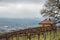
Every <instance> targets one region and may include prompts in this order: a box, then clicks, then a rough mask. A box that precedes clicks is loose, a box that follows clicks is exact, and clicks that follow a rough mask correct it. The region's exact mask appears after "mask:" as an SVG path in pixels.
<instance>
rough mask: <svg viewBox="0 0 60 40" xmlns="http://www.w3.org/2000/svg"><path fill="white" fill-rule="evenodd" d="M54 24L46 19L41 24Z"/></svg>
mask: <svg viewBox="0 0 60 40" xmlns="http://www.w3.org/2000/svg"><path fill="white" fill-rule="evenodd" d="M53 23H54V22H52V21H51V20H49V19H45V20H43V21H41V22H40V23H39V24H53Z"/></svg>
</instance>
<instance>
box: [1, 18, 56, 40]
mask: <svg viewBox="0 0 60 40" xmlns="http://www.w3.org/2000/svg"><path fill="white" fill-rule="evenodd" d="M52 32H54V34H55V33H56V25H55V23H54V22H52V21H50V20H48V19H45V20H43V21H41V22H40V23H39V26H38V27H35V28H28V29H22V30H17V31H14V32H9V33H5V34H1V35H0V40H48V39H46V38H47V35H50V36H49V37H50V39H49V40H53V39H52V38H51V36H52V35H51V34H52ZM55 36H56V35H54V40H56V39H55Z"/></svg>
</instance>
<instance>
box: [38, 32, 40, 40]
mask: <svg viewBox="0 0 60 40" xmlns="http://www.w3.org/2000/svg"><path fill="white" fill-rule="evenodd" d="M38 40H40V32H39V33H38Z"/></svg>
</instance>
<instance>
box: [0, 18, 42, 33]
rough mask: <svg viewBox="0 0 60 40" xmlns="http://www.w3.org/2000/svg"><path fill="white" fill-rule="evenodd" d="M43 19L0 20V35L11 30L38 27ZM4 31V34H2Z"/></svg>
mask: <svg viewBox="0 0 60 40" xmlns="http://www.w3.org/2000/svg"><path fill="white" fill-rule="evenodd" d="M40 21H41V18H34V19H12V18H0V33H4V32H9V31H11V30H18V29H24V28H28V27H30V26H31V27H32V26H35V25H38V23H39V22H40ZM2 31H3V32H2Z"/></svg>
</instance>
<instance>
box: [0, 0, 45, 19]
mask: <svg viewBox="0 0 60 40" xmlns="http://www.w3.org/2000/svg"><path fill="white" fill-rule="evenodd" d="M44 2H45V0H0V18H40V17H41V15H40V10H41V9H42V8H43V5H44Z"/></svg>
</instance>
